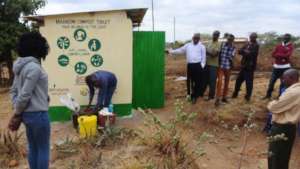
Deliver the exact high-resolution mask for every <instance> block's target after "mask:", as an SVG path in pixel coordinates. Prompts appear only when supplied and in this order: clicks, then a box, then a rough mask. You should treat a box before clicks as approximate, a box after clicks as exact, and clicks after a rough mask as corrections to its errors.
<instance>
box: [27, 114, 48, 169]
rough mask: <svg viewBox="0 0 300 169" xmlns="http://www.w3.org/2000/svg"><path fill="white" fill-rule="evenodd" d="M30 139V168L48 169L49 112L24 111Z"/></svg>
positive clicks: (28, 138)
mask: <svg viewBox="0 0 300 169" xmlns="http://www.w3.org/2000/svg"><path fill="white" fill-rule="evenodd" d="M22 117H23V123H24V124H25V127H26V135H27V140H28V149H29V154H28V162H29V166H30V169H48V167H49V155H50V120H49V116H48V112H23V113H22Z"/></svg>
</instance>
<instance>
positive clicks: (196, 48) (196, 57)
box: [169, 42, 206, 68]
mask: <svg viewBox="0 0 300 169" xmlns="http://www.w3.org/2000/svg"><path fill="white" fill-rule="evenodd" d="M169 53H170V54H177V55H178V54H185V55H186V60H187V63H201V66H202V68H204V67H205V64H206V49H205V46H204V45H203V44H202V43H201V42H199V43H198V44H196V45H195V44H194V43H193V42H189V43H187V44H185V45H184V46H182V47H180V48H178V49H174V50H170V51H169Z"/></svg>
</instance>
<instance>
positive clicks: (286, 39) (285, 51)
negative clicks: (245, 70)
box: [263, 33, 294, 99]
mask: <svg viewBox="0 0 300 169" xmlns="http://www.w3.org/2000/svg"><path fill="white" fill-rule="evenodd" d="M290 41H291V35H290V34H288V33H287V34H285V35H284V36H283V42H282V43H281V44H279V45H277V46H276V47H275V49H274V51H273V53H272V57H273V58H274V63H273V71H272V76H271V79H270V82H269V87H268V91H267V94H266V96H265V97H264V98H263V99H271V97H272V92H273V89H274V85H275V83H276V81H277V79H279V78H281V76H282V74H283V72H284V71H286V70H288V69H289V68H291V64H290V57H291V55H292V53H293V50H294V47H293V44H292V43H291V42H290ZM281 88H282V84H281V85H280V89H281Z"/></svg>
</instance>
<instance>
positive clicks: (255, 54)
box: [251, 45, 259, 69]
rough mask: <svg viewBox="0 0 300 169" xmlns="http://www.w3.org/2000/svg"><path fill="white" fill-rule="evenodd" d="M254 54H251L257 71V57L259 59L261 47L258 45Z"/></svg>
mask: <svg viewBox="0 0 300 169" xmlns="http://www.w3.org/2000/svg"><path fill="white" fill-rule="evenodd" d="M252 52H253V53H251V55H252V56H253V68H254V69H256V66H257V57H258V53H259V45H257V46H256V47H255V48H254V50H253V51H252Z"/></svg>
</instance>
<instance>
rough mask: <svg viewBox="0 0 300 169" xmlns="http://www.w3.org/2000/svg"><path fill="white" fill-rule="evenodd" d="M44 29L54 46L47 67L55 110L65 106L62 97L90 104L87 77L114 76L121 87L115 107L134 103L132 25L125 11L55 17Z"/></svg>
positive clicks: (43, 32) (117, 92)
mask: <svg viewBox="0 0 300 169" xmlns="http://www.w3.org/2000/svg"><path fill="white" fill-rule="evenodd" d="M44 23H45V24H44V26H43V27H41V28H40V31H41V33H42V34H43V36H45V37H46V39H47V40H48V43H49V46H50V53H49V55H48V57H47V59H46V61H45V62H43V67H44V68H45V70H46V71H47V73H48V75H49V95H50V97H51V104H50V106H51V107H57V106H62V104H61V103H60V101H59V97H60V96H61V95H65V94H67V93H72V95H73V96H74V98H75V99H76V101H78V102H79V103H80V104H81V105H86V104H87V103H88V88H87V86H86V84H85V82H84V79H85V77H86V76H87V75H89V74H91V73H93V72H95V71H97V70H107V71H110V72H113V73H114V74H115V75H116V76H117V78H118V86H117V89H116V92H115V94H114V96H113V103H114V104H131V102H132V23H131V20H130V19H128V18H127V15H126V12H125V11H114V12H95V13H79V14H66V15H52V16H46V17H45V18H44Z"/></svg>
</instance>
